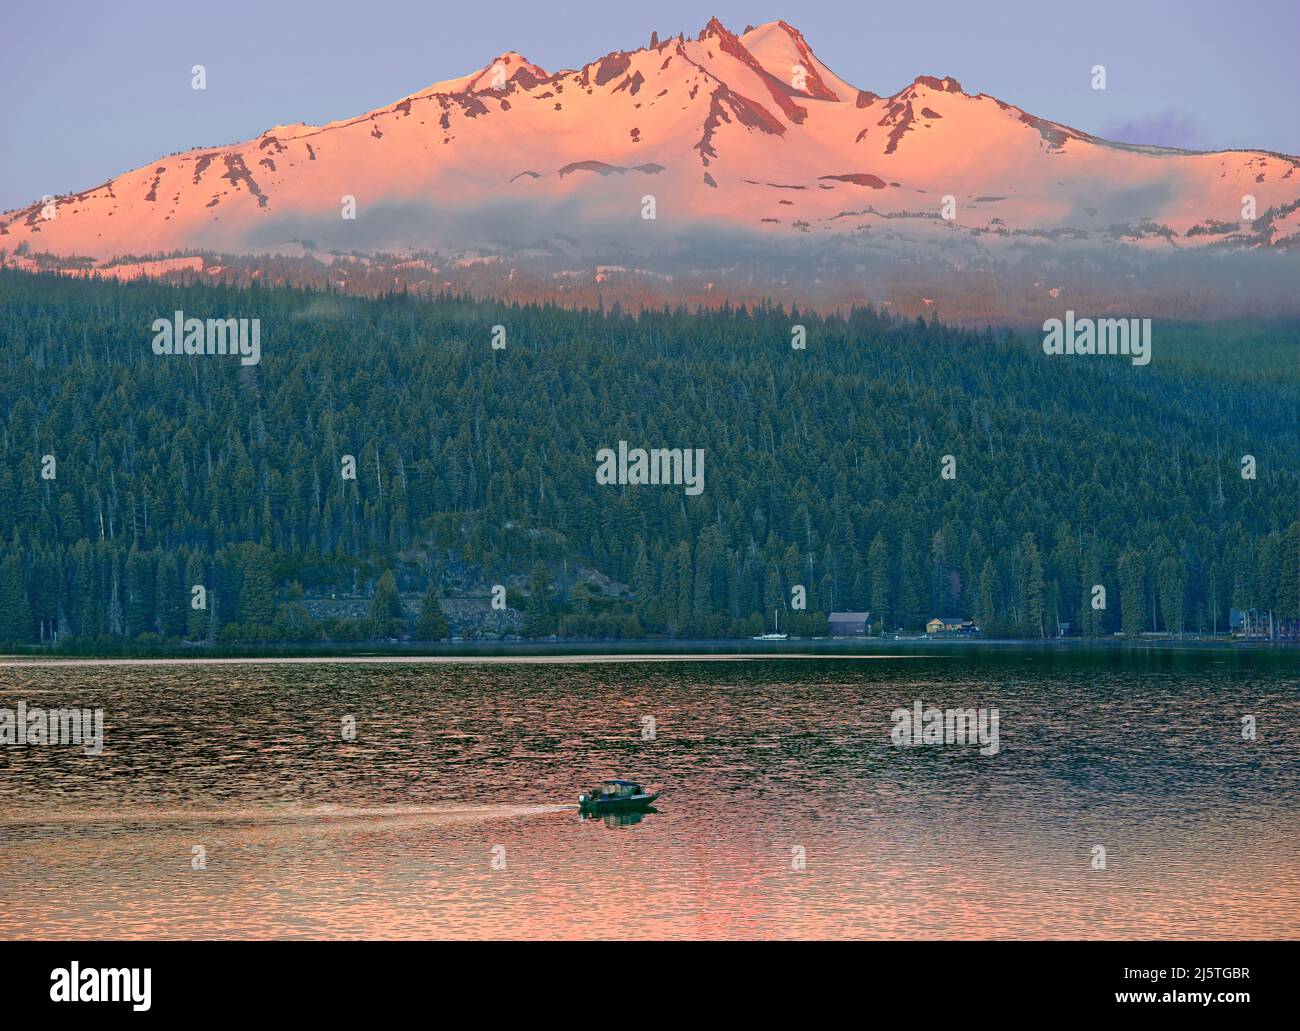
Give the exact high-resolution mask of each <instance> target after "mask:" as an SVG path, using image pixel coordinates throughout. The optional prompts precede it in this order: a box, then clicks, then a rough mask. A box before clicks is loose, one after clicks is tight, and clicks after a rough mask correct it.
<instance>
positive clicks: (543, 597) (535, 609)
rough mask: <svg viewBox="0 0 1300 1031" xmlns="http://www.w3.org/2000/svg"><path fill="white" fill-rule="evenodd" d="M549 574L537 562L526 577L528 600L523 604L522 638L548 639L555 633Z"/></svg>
mask: <svg viewBox="0 0 1300 1031" xmlns="http://www.w3.org/2000/svg"><path fill="white" fill-rule="evenodd" d="M551 586H552V580H551V573H550V570H548V569H547V568H546V566H545V565H544V564H543V563H541V562H539V563H537V564H536V565H535V566H533V570H532V573H531V574H529V577H528V600H527V601H526V602H525V603H524V636H525V637H550V636H551V635H552V634H554V633H555V621H554V617H553V616H552V614H551Z"/></svg>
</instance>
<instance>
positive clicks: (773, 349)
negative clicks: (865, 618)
mask: <svg viewBox="0 0 1300 1031" xmlns="http://www.w3.org/2000/svg"><path fill="white" fill-rule="evenodd" d="M176 311H183V312H184V313H185V315H186V316H192V317H197V318H201V319H206V318H219V319H227V318H249V319H253V318H256V319H259V320H260V326H261V361H260V363H259V364H257V365H243V364H241V362H240V361H239V359H238V358H237V357H229V356H223V355H202V356H173V355H158V354H155V353H154V351H153V350H152V348H151V346H150V342H151V338H152V333H151V329H150V327H151V324H152V323H153V321H154V320H155V319H158V318H166V319H170V318H171V317H172V315H173V313H174V312H176ZM795 326H803V327H804V328H805V330H806V339H807V346H806V348H804V349H801V350H800V349H794V348H792V347H791V339H792V329H793V327H795ZM494 327H502V328H503V330H504V334H503V335H502V333H501V332H500V331H496V332H494ZM1298 328H1300V327H1297V326H1296V325H1294V324H1277V323H1274V324H1271V325H1267V326H1246V327H1243V326H1240V325H1234V326H1226V325H1225V326H1223V327H1221V328H1217V327H1213V326H1210V327H1206V326H1199V327H1178V326H1170V325H1167V324H1161V323H1159V322H1157V324H1156V327H1155V330H1154V333H1153V360H1152V362H1151V364H1150V365H1149V366H1145V367H1137V366H1134V365H1133V364H1131V363H1130V362H1129V361H1128V359H1127V358H1124V357H1120V356H1114V357H1095V356H1094V357H1059V356H1047V355H1044V354H1043V351H1042V348H1041V346H1040V345H1041V336H1040V335H1038V334H1036V333H1034V332H1025V333H1021V334H1018V335H1017V334H1014V333H1013V334H1007V333H1003V332H994V331H985V332H972V331H967V330H957V329H952V328H949V327H947V326H944V325H941V324H939V323H937V322H929V323H926V322H922V321H919V320H917V321H906V320H898V319H894V318H892V317H890V316H888V315H887V314H883V313H881V312H879V311H876V310H873V309H871V308H861V309H857V310H854V311H852V312H850V313H848V314H847V315H843V316H834V317H829V316H828V317H823V316H818V315H814V314H812V313H805V312H799V311H793V312H792V311H789V310H784V309H782V308H780V307H775V306H763V307H759V308H756V309H744V308H741V309H730V308H723V309H721V310H709V311H690V312H688V311H686V310H675V311H670V310H659V311H650V312H643V313H641V314H639V315H631V314H627V313H624V312H621V311H619V310H618V309H617V308H614V309H612V310H608V311H594V312H593V311H573V310H566V309H561V308H557V307H552V306H520V305H505V304H499V303H493V302H487V301H476V300H473V299H470V298H467V297H451V296H444V297H440V298H433V299H430V298H416V297H413V296H405V295H390V296H387V297H381V298H377V299H359V298H355V297H349V296H342V295H338V294H331V293H321V292H307V291H300V290H295V289H290V288H274V289H268V288H256V287H254V288H251V289H236V288H233V287H218V286H202V285H194V286H168V285H162V284H158V283H144V282H140V283H129V284H122V283H114V282H99V281H78V280H72V279H67V278H57V277H52V276H34V275H29V274H25V273H18V272H9V271H4V272H0V363H2V365H3V376H0V419H2V420H3V425H2V427H0V642H4V643H7V644H9V645H11V646H12V645H16V644H39V643H45V644H54V643H57V644H59V645H64V646H77V647H89V648H111V647H115V646H120V645H125V644H130V645H133V646H146V647H147V646H155V645H156V646H161V645H164V644H167V643H172V644H180V643H181V642H191V643H194V644H206V645H209V646H218V645H223V644H239V643H256V644H270V643H281V642H282V643H309V642H331V641H333V642H340V641H343V642H347V641H362V640H381V639H382V640H390V639H394V638H404V639H412V640H438V639H443V638H446V637H449V636H452V635H453V634H454V635H456V636H462V637H476V636H493V637H494V636H523V637H534V638H536V637H550V636H560V637H569V638H602V639H603V638H643V637H669V638H722V637H735V636H748V635H752V634H759V633H762V632H763V631H764V630H770V629H771V624H772V622H773V615H774V612H776V611H778V610H779V613H780V621H781V629H782V630H789V631H790V632H792V633H795V634H801V635H819V634H825V633H826V630H827V616H828V614H829V613H830V612H832V611H844V610H849V611H869V612H870V613H871V625H872V629H873V632H880V631H881V630H887V631H894V630H895V629H896V628H900V627H901V628H903V629H904V630H905V631H910V632H919V631H920V630H921V628H923V627H924V624H925V622H926V621H927V620H928V619H930V618H931V617H933V616H936V615H941V616H949V617H969V618H972V619H974V620H975V621H976V622H977V623H978V624H979V626H980V627H981V628H982V630H983V632H984V634H985V635H986V636H996V637H1028V638H1041V637H1055V636H1058V634H1065V635H1067V636H1076V635H1084V636H1100V635H1111V634H1115V633H1123V634H1126V635H1134V636H1135V635H1138V634H1141V633H1144V632H1148V631H1163V632H1167V633H1173V634H1178V633H1212V632H1216V631H1217V632H1219V633H1222V632H1225V631H1226V630H1227V628H1228V619H1229V609H1239V610H1246V609H1253V610H1256V611H1258V612H1260V613H1268V614H1271V615H1272V617H1273V618H1275V619H1276V620H1278V621H1283V620H1293V619H1295V618H1296V617H1297V615H1300V611H1298V603H1300V511H1298V499H1300V482H1298V480H1297V457H1298V456H1300V420H1298V419H1297V415H1298V414H1300V378H1298V377H1297V370H1296V369H1295V368H1294V363H1291V364H1290V366H1287V365H1281V366H1279V367H1274V366H1273V365H1272V364H1270V362H1269V361H1268V360H1266V359H1267V357H1268V356H1270V355H1275V354H1277V353H1279V352H1280V351H1283V350H1284V349H1283V348H1282V347H1280V344H1281V343H1284V342H1285V341H1288V340H1289V341H1292V342H1294V340H1295V335H1296V332H1297V329H1298ZM494 338H495V339H497V341H498V344H504V346H498V347H495V348H494V347H493V344H492V342H493V340H494ZM619 441H626V442H627V444H628V447H630V448H636V447H643V448H682V449H687V448H701V449H703V451H704V454H705V461H704V489H703V491H702V492H701V493H699V494H698V495H696V496H690V495H688V494H687V493H686V492H685V490H684V489H683V488H682V487H681V486H680V485H677V486H675V485H605V484H601V483H598V482H597V478H596V475H595V473H596V467H597V460H596V453H597V452H598V451H599V450H600V449H602V448H616V447H617V446H618V443H619ZM946 456H950V457H946ZM349 458H350V459H351V460H352V468H353V469H354V471H355V475H354V477H353V476H349V475H347V474H346V471H347V470H348V466H349V462H348V460H349ZM1243 469H1247V470H1248V472H1247V473H1246V474H1245V475H1243ZM945 470H947V472H948V476H945V475H944V471H945ZM495 585H501V587H502V588H504V590H503V591H501V592H499V593H500V594H501V595H502V596H503V597H500V598H498V599H497V601H498V604H497V605H496V606H493V604H492V601H491V599H492V597H493V594H494V591H493V588H494V586H495ZM1096 585H1100V586H1101V587H1103V588H1104V591H1105V607H1104V608H1097V607H1094V604H1093V603H1092V602H1093V599H1094V598H1095V597H1096V594H1095V586H1096ZM198 588H201V590H196V589H198ZM796 588H802V593H803V594H804V595H805V596H806V607H805V608H802V609H801V608H798V607H797V606H796V605H794V604H793V603H792V599H793V598H794V597H795V595H796V594H797V593H798V592H797V591H796V590H795V589H796ZM196 599H199V600H201V602H202V604H201V605H200V604H197V602H196Z"/></svg>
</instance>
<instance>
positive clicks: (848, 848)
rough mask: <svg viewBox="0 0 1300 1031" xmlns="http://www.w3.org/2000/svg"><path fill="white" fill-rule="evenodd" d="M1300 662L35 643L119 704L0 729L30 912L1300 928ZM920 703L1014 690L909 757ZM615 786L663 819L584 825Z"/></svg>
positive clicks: (402, 923) (828, 933)
mask: <svg viewBox="0 0 1300 1031" xmlns="http://www.w3.org/2000/svg"><path fill="white" fill-rule="evenodd" d="M1298 682H1300V663H1298V662H1297V661H1296V658H1295V655H1294V653H1290V654H1288V653H1278V652H1252V653H1242V652H1234V651H1226V650H1207V651H1200V652H1192V651H1188V652H1133V651H1123V650H1118V649H1116V650H1109V651H1098V652H1087V653H1084V652H1065V651H1051V650H1027V649H1002V650H999V649H995V648H973V647H972V648H966V649H960V650H957V649H955V650H953V651H950V652H947V653H942V654H934V655H927V656H901V655H887V656H872V657H866V658H856V659H849V658H836V659H825V658H821V659H764V660H760V661H724V662H718V661H711V662H690V661H678V660H673V661H655V662H639V661H619V662H612V663H610V662H606V663H588V662H574V663H566V662H554V661H552V662H546V663H501V664H476V663H458V664H445V663H387V662H372V663H367V664H347V663H323V662H322V663H296V664H277V665H253V664H242V665H241V664H227V665H206V664H191V665H165V664H164V665H94V664H82V665H68V666H58V667H51V666H39V667H38V666H20V665H16V664H12V663H11V664H6V665H4V666H0V708H5V707H7V708H10V709H13V708H15V707H16V704H17V702H18V701H19V700H23V701H25V702H26V703H27V705H28V706H46V707H50V708H54V707H60V706H74V705H75V706H102V707H103V709H104V712H105V730H106V735H105V737H106V740H105V747H104V751H103V754H102V755H99V756H97V757H92V756H86V755H84V754H83V753H82V751H81V749H79V748H77V747H39V746H30V745H29V746H8V747H6V746H0V882H3V884H4V885H5V889H6V896H7V897H8V899H9V900H10V901H9V902H8V903H6V906H5V910H4V921H3V925H2V929H0V936H3V937H9V938H15V937H16V938H25V937H75V938H87V937H88V938H100V937H104V938H112V937H167V938H191V937H200V938H212V937H338V938H352V937H367V938H371V937H466V938H483V937H512V938H533V937H575V938H593V937H594V938H617V937H666V938H694V937H863V938H914V937H953V938H984V937H1068V938H1079V937H1106V938H1111V937H1142V938H1149V937H1165V936H1168V937H1193V938H1215V937H1226V938H1235V937H1281V938H1295V937H1297V936H1300V777H1298V776H1297V774H1298V772H1300V761H1298V760H1300V700H1298V699H1300V691H1298V688H1297V684H1298ZM916 699H921V700H922V701H923V702H924V703H925V705H927V706H930V705H935V706H939V707H941V708H943V707H967V706H975V707H994V706H996V707H997V708H998V710H999V716H1000V728H999V729H1000V745H1001V749H1000V751H999V753H998V754H997V755H994V756H989V757H986V756H982V755H980V754H979V752H978V750H977V748H976V747H969V746H961V745H953V746H927V747H921V748H900V747H896V746H895V745H893V744H892V743H891V740H890V728H891V726H892V723H891V719H890V714H891V712H892V711H894V710H895V709H898V708H910V707H911V706H912V704H913V702H914V701H915V700H916ZM1245 715H1251V716H1254V717H1255V721H1256V727H1257V736H1256V738H1255V740H1247V739H1244V738H1243V735H1242V717H1243V716H1245ZM346 717H353V718H354V719H355V721H356V736H355V740H351V741H349V740H345V738H344V736H343V733H342V730H343V724H344V720H345V718H346ZM647 717H651V718H653V721H654V734H653V737H651V738H646V737H645V734H646V733H647V728H648V726H649V724H647V722H646V718H647ZM609 776H624V777H628V778H633V779H637V780H639V781H641V782H642V783H647V784H658V785H661V786H662V788H663V791H664V794H663V797H662V798H661V800H660V802H659V803H658V805H657V810H658V811H656V812H651V813H648V814H645V815H644V816H643V817H641V818H639V819H636V818H632V819H627V818H625V819H622V820H616V819H613V818H610V819H607V820H605V819H594V820H584V819H582V818H581V817H580V816H579V814H578V812H577V810H576V806H575V805H574V803H575V802H576V799H577V795H578V793H579V791H581V790H583V789H584V788H587V787H590V786H591V785H592V784H593V783H594V782H597V781H599V780H601V779H603V778H605V777H609ZM196 846H201V848H202V850H203V852H204V853H205V855H206V868H205V869H197V870H196V869H194V856H195V850H196ZM1096 846H1102V847H1103V848H1104V849H1105V868H1104V869H1096V868H1094V865H1095V858H1094V857H1095V856H1096V855H1097V854H1098V853H1097V852H1096ZM18 900H21V902H20V903H19V902H18Z"/></svg>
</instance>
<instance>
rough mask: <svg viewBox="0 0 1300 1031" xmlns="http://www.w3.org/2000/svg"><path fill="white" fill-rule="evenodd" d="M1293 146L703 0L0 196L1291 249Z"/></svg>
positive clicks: (246, 231) (363, 231)
mask: <svg viewBox="0 0 1300 1031" xmlns="http://www.w3.org/2000/svg"><path fill="white" fill-rule="evenodd" d="M1298 166H1300V159H1297V158H1295V157H1290V156H1286V155H1281V154H1273V153H1267V152H1260V151H1223V152H1216V153H1193V152H1188V151H1179V150H1170V149H1162V148H1156V147H1139V146H1131V145H1125V144H1116V143H1110V142H1107V141H1105V140H1102V139H1099V138H1097V137H1094V136H1090V135H1088V134H1086V133H1082V132H1079V131H1077V130H1074V129H1071V128H1069V127H1068V126H1064V125H1060V124H1057V123H1055V122H1051V121H1048V120H1046V119H1044V118H1041V117H1038V116H1036V115H1033V114H1030V113H1028V112H1026V111H1023V110H1021V109H1020V108H1017V107H1015V106H1013V105H1011V104H1009V103H1005V102H1004V101H1002V100H999V99H997V98H994V97H991V96H988V95H986V94H983V93H970V92H968V91H967V90H966V89H964V88H963V87H962V85H961V84H960V83H958V82H957V81H956V80H954V79H952V78H935V77H931V76H921V77H919V78H917V79H916V80H915V81H914V82H912V83H910V84H909V85H907V86H906V87H904V88H903V89H901V90H899V91H898V92H896V93H893V94H891V95H888V96H880V95H877V94H875V93H873V92H870V91H868V90H865V89H861V88H858V87H856V86H853V85H851V84H849V83H848V82H846V81H845V80H843V79H841V78H840V77H839V76H837V75H836V74H835V73H834V72H833V71H831V69H829V68H828V67H826V65H824V64H823V63H822V62H821V61H819V60H818V59H817V57H816V55H815V54H814V53H813V52H812V49H811V48H810V47H809V45H808V43H807V41H806V40H805V39H804V38H803V36H802V35H801V34H800V33H799V32H798V30H796V29H795V28H793V27H792V26H790V25H788V24H786V23H785V22H772V23H769V24H766V25H762V26H759V27H758V28H752V29H749V30H748V31H746V32H744V33H743V34H740V35H737V34H734V33H732V32H731V31H729V30H728V29H727V28H726V27H725V26H723V25H722V24H721V23H720V22H719V21H717V19H714V20H712V21H710V22H709V23H708V25H707V26H706V27H705V28H704V30H703V31H702V32H701V33H700V34H699V36H698V38H695V39H686V38H683V37H670V38H667V39H664V40H658V39H652V43H651V45H649V46H647V47H644V48H642V49H639V50H631V51H619V52H615V53H611V54H606V55H605V56H603V57H601V58H599V59H598V60H595V61H593V62H591V63H590V64H587V65H585V66H583V67H582V68H580V69H577V70H573V71H560V72H547V71H545V70H544V69H542V68H540V67H538V66H537V65H535V64H532V63H530V62H529V61H528V60H526V59H525V58H524V57H523V56H521V55H520V54H518V53H516V52H514V51H509V52H507V53H503V54H501V55H500V56H499V57H497V58H496V59H494V60H493V61H490V62H488V63H487V64H486V65H484V67H483V68H482V69H480V70H479V71H477V72H475V73H473V74H471V75H466V76H462V77H460V78H456V79H449V80H446V81H442V82H438V83H435V84H434V85H432V86H429V87H428V88H426V89H423V90H420V91H418V92H416V93H412V94H410V95H409V96H406V97H403V98H402V99H401V100H399V101H397V102H396V103H393V104H391V105H389V106H386V107H383V108H380V109H378V110H375V111H371V112H368V113H366V114H363V115H360V116H359V117H355V118H348V119H345V120H342V121H337V122H331V123H330V124H328V125H319V126H315V125H305V124H301V123H299V124H295V125H277V126H275V127H273V128H271V129H268V130H267V131H266V132H264V133H263V134H262V135H261V136H259V137H257V138H256V139H253V140H250V141H248V142H246V143H242V144H238V145H236V146H229V147H200V148H196V149H194V150H190V151H187V152H185V153H183V154H178V155H174V156H170V157H166V158H161V159H159V160H157V161H154V162H150V163H149V164H148V165H145V166H143V167H141V168H138V169H136V170H135V171H131V172H127V173H125V174H124V175H121V176H118V177H117V178H115V179H113V180H111V181H110V182H107V183H104V184H103V185H101V186H97V187H94V188H91V189H88V190H85V191H83V192H81V193H77V194H73V195H70V196H65V197H59V198H57V199H56V201H55V202H54V204H53V205H51V204H50V203H48V202H46V203H42V202H36V203H34V204H33V205H31V206H30V207H27V208H23V209H20V210H17V211H12V212H8V213H6V214H4V215H3V216H0V248H3V249H4V250H5V251H7V252H8V253H10V254H11V255H12V254H13V252H14V251H15V249H16V248H18V247H19V246H20V245H22V244H26V245H27V247H26V248H23V250H24V251H27V252H29V253H42V252H45V253H51V254H57V255H64V256H70V255H81V256H90V257H94V258H98V259H111V258H115V257H123V256H127V255H136V256H140V255H159V254H164V253H169V252H184V251H197V250H206V251H216V252H225V253H261V252H274V251H276V250H277V249H279V248H284V247H287V246H289V245H290V244H292V243H293V242H294V241H303V240H310V241H313V243H314V244H315V245H318V246H321V247H326V248H331V247H332V248H338V249H342V250H347V251H354V252H355V251H361V252H367V251H369V252H376V251H386V252H399V253H400V252H404V251H418V250H428V249H433V248H448V247H472V246H476V245H481V246H490V247H492V248H495V249H497V250H499V251H509V250H511V249H517V250H521V251H522V250H525V249H527V248H530V247H536V246H538V245H539V244H541V245H546V242H547V241H552V242H553V241H555V240H557V239H560V240H563V241H564V242H565V245H566V246H569V247H572V248H579V249H581V248H590V250H591V253H603V254H606V255H607V256H608V255H611V254H615V255H617V254H621V255H628V254H632V255H636V254H654V253H662V252H663V251H665V250H668V249H673V248H681V247H684V246H687V244H686V243H685V242H684V241H687V240H691V239H696V238H698V237H699V236H700V234H708V233H717V234H720V236H719V239H723V240H747V242H752V241H754V240H756V241H758V242H759V243H760V244H761V245H765V244H769V243H773V242H775V241H798V240H801V239H803V240H807V239H809V238H812V239H814V240H815V239H816V238H818V237H830V236H840V237H846V238H855V239H857V240H859V241H861V240H863V239H865V240H867V241H875V242H879V243H882V244H889V245H895V246H896V245H899V244H903V243H907V244H911V243H917V244H921V245H924V246H938V247H939V248H940V249H941V250H942V249H947V250H951V249H952V247H953V245H954V244H956V245H958V246H960V247H968V246H970V245H972V244H974V245H976V246H977V249H979V248H985V249H992V250H996V249H997V248H999V247H1006V246H1009V245H1014V244H1016V243H1020V244H1033V243H1036V242H1044V243H1050V244H1052V245H1053V246H1061V247H1077V246H1102V247H1106V248H1131V249H1135V250H1137V251H1139V252H1153V251H1154V252H1170V251H1179V252H1181V251H1185V250H1188V249H1200V248H1204V247H1206V246H1207V245H1217V246H1220V247H1229V248H1250V249H1265V248H1267V249H1284V248H1287V247H1293V246H1294V245H1295V243H1296V241H1297V240H1298V239H1300V174H1297V167H1298ZM349 206H350V209H351V210H349ZM352 214H354V215H355V217H349V216H350V215H352ZM51 215H53V217H49V216H51Z"/></svg>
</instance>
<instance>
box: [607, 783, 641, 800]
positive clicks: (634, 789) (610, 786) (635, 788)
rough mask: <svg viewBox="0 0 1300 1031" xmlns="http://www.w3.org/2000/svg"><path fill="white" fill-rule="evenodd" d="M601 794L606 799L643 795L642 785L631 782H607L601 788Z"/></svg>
mask: <svg viewBox="0 0 1300 1031" xmlns="http://www.w3.org/2000/svg"><path fill="white" fill-rule="evenodd" d="M600 793H601V794H602V795H604V796H605V797H606V798H631V797H632V796H633V795H639V794H641V793H642V792H641V785H640V784H637V783H635V782H634V781H630V780H607V781H605V783H603V784H602V785H601V786H600Z"/></svg>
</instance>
